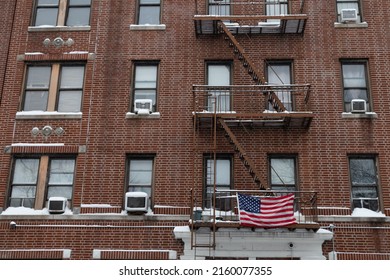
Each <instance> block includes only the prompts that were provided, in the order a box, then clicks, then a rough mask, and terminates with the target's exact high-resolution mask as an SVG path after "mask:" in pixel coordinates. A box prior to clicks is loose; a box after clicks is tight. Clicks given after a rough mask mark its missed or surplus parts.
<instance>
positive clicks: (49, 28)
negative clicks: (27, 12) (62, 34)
mask: <svg viewBox="0 0 390 280" xmlns="http://www.w3.org/2000/svg"><path fill="white" fill-rule="evenodd" d="M90 30H91V26H89V25H86V26H51V25H41V26H29V27H28V32H42V31H90Z"/></svg>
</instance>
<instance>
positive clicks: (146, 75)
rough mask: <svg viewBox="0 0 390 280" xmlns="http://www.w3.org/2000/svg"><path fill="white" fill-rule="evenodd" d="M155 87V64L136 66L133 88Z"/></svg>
mask: <svg viewBox="0 0 390 280" xmlns="http://www.w3.org/2000/svg"><path fill="white" fill-rule="evenodd" d="M156 87H157V66H155V65H147V66H140V65H138V66H136V69H135V88H137V89H138V88H156Z"/></svg>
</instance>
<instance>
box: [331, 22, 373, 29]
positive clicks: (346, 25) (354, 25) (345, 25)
mask: <svg viewBox="0 0 390 280" xmlns="http://www.w3.org/2000/svg"><path fill="white" fill-rule="evenodd" d="M334 27H336V28H367V27H368V23H367V22H359V23H342V22H335V23H334Z"/></svg>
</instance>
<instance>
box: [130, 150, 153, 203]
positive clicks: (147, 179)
mask: <svg viewBox="0 0 390 280" xmlns="http://www.w3.org/2000/svg"><path fill="white" fill-rule="evenodd" d="M153 169H154V157H153V156H144V157H138V156H135V157H131V158H129V159H128V176H127V190H126V191H127V192H145V193H147V194H148V195H149V198H151V197H152V190H153ZM149 205H150V204H149Z"/></svg>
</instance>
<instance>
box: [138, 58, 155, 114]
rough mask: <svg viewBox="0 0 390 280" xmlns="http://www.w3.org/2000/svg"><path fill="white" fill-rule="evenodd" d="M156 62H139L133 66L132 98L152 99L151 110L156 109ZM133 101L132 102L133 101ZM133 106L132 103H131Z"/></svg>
mask: <svg viewBox="0 0 390 280" xmlns="http://www.w3.org/2000/svg"><path fill="white" fill-rule="evenodd" d="M157 79H158V63H154V62H150V63H149V62H140V63H138V62H137V63H136V64H135V67H134V83H133V100H134V101H135V100H137V99H150V100H152V104H153V108H152V111H153V112H156V111H157V105H156V100H157ZM133 103H134V102H133ZM133 106H134V104H133Z"/></svg>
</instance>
